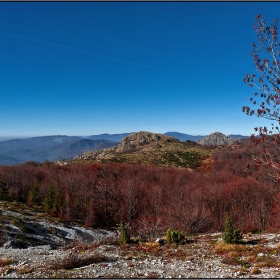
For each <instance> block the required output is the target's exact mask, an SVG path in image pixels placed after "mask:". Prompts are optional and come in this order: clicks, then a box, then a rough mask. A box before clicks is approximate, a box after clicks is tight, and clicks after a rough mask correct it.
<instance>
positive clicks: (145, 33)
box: [0, 2, 280, 137]
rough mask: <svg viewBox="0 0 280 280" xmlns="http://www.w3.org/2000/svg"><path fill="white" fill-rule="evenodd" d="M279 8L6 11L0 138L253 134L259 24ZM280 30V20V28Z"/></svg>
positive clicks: (13, 6)
mask: <svg viewBox="0 0 280 280" xmlns="http://www.w3.org/2000/svg"><path fill="white" fill-rule="evenodd" d="M279 11H280V3H279V2H228V3H227V2H173V3H172V2H107V3H106V2H80V3H79V2H42V3H40V2H35V3H34V2H22V3H21V2H0V95H1V103H0V104H1V110H0V137H3V136H13V137H18V136H42V135H57V134H60V135H80V136H86V135H92V134H101V133H122V132H132V131H140V130H145V131H151V132H159V133H164V132H167V131H178V132H182V133H187V134H192V135H198V134H200V135H206V134H209V133H211V132H214V131H221V132H223V133H225V134H231V133H234V134H244V135H249V134H250V133H253V131H254V130H253V128H254V127H255V126H260V125H263V124H267V123H266V122H265V121H263V120H262V119H258V118H256V117H248V116H246V115H245V114H244V113H242V112H241V107H242V106H243V105H250V102H249V98H250V97H251V96H252V94H253V93H254V91H255V90H254V89H250V88H249V87H248V86H247V84H245V83H244V82H243V78H244V76H245V74H246V73H247V72H249V73H253V72H255V67H254V64H253V60H252V58H251V57H250V52H251V45H252V42H253V41H256V39H255V33H254V30H253V25H254V23H255V16H256V15H257V14H258V13H261V14H263V15H264V16H265V18H266V20H267V22H268V23H271V22H272V20H273V18H278V17H279V15H280V14H279ZM278 19H279V20H280V18H278Z"/></svg>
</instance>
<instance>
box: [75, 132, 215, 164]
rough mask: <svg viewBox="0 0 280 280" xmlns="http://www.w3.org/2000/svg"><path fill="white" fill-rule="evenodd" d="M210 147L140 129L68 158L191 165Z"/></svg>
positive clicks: (90, 160)
mask: <svg viewBox="0 0 280 280" xmlns="http://www.w3.org/2000/svg"><path fill="white" fill-rule="evenodd" d="M210 153H211V151H210V150H209V149H206V148H204V147H202V146H200V145H199V144H197V143H195V142H192V141H187V142H180V141H179V140H177V139H175V138H173V137H170V136H166V135H163V134H156V133H151V132H145V131H140V132H137V133H133V134H130V135H128V136H127V137H125V138H123V139H122V141H121V142H120V143H119V145H118V146H117V147H113V148H109V149H103V150H100V151H92V152H86V153H83V154H81V155H79V156H76V157H74V158H73V160H71V161H70V162H72V163H75V162H83V163H92V162H122V163H137V164H143V165H156V166H165V167H166V166H171V167H184V168H191V169H194V168H196V167H198V166H199V165H200V163H201V161H202V160H203V159H205V158H207V157H209V155H210Z"/></svg>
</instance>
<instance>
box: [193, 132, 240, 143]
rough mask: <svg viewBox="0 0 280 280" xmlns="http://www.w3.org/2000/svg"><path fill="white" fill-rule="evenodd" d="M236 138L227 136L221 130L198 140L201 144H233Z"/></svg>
mask: <svg viewBox="0 0 280 280" xmlns="http://www.w3.org/2000/svg"><path fill="white" fill-rule="evenodd" d="M234 141H236V139H234V138H231V137H229V136H226V135H225V134H223V133H221V132H213V133H211V134H209V135H208V136H206V137H204V138H202V139H200V140H199V141H197V142H198V143H199V144H201V145H206V146H209V145H231V144H233V142H234Z"/></svg>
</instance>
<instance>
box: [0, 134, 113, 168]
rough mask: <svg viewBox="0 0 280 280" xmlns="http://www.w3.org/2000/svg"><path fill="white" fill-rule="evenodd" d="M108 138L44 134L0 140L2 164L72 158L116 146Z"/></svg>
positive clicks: (0, 162) (0, 160)
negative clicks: (95, 138) (97, 138)
mask: <svg viewBox="0 0 280 280" xmlns="http://www.w3.org/2000/svg"><path fill="white" fill-rule="evenodd" d="M116 145H117V142H112V141H108V140H90V139H82V138H81V137H78V136H60V135H57V136H44V137H32V138H27V139H13V140H7V141H3V142H0V155H1V156H0V165H12V164H16V163H24V162H26V161H39V162H43V161H44V160H49V161H55V160H60V159H63V158H66V159H70V158H72V157H74V156H76V155H78V154H80V153H83V152H86V151H89V150H90V151H92V150H97V149H98V150H99V149H104V148H109V147H113V146H116Z"/></svg>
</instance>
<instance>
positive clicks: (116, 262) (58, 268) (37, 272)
mask: <svg viewBox="0 0 280 280" xmlns="http://www.w3.org/2000/svg"><path fill="white" fill-rule="evenodd" d="M279 239H280V234H250V235H246V236H245V238H244V244H241V245H225V244H224V243H223V242H222V240H221V234H220V233H215V234H206V235H199V236H195V237H193V238H189V239H188V242H187V244H185V245H180V246H169V245H163V246H160V245H159V244H157V243H156V242H150V243H140V244H134V245H127V246H119V245H118V244H117V243H116V241H114V240H113V238H109V239H108V238H107V241H103V242H93V243H91V244H90V245H85V244H82V243H77V242H76V243H75V242H74V243H72V244H71V245H68V246H66V247H64V248H60V249H51V247H50V246H49V245H45V246H37V247H29V248H26V249H5V248H0V277H1V278H250V277H252V278H279V277H280V262H279V256H280V248H279Z"/></svg>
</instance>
